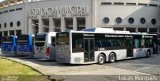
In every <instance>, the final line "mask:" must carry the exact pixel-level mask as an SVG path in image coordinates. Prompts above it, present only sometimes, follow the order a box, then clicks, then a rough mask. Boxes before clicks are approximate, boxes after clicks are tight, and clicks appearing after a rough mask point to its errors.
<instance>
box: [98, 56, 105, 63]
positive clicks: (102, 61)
mask: <svg viewBox="0 0 160 81" xmlns="http://www.w3.org/2000/svg"><path fill="white" fill-rule="evenodd" d="M104 62H105V56H104V55H103V54H99V56H98V64H100V65H102V64H104Z"/></svg>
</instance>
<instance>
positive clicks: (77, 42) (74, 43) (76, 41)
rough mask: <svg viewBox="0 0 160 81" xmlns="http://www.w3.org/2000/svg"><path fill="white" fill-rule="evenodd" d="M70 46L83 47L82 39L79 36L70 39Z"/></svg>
mask: <svg viewBox="0 0 160 81" xmlns="http://www.w3.org/2000/svg"><path fill="white" fill-rule="evenodd" d="M72 48H83V41H82V39H81V38H79V39H74V40H72Z"/></svg>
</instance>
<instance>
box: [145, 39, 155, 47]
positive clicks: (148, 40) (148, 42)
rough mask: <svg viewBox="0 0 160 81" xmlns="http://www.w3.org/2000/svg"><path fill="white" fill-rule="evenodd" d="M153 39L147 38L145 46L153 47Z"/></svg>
mask: <svg viewBox="0 0 160 81" xmlns="http://www.w3.org/2000/svg"><path fill="white" fill-rule="evenodd" d="M152 43H153V42H152V39H145V46H146V47H152V46H153V45H152Z"/></svg>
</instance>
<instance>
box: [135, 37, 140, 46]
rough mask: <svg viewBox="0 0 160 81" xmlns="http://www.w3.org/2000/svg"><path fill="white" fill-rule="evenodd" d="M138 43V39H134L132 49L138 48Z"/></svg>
mask: <svg viewBox="0 0 160 81" xmlns="http://www.w3.org/2000/svg"><path fill="white" fill-rule="evenodd" d="M139 43H140V42H139V39H134V48H139V47H140V46H139V45H140V44H139Z"/></svg>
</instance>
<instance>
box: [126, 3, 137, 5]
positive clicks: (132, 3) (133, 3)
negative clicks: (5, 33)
mask: <svg viewBox="0 0 160 81" xmlns="http://www.w3.org/2000/svg"><path fill="white" fill-rule="evenodd" d="M126 5H136V3H126Z"/></svg>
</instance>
